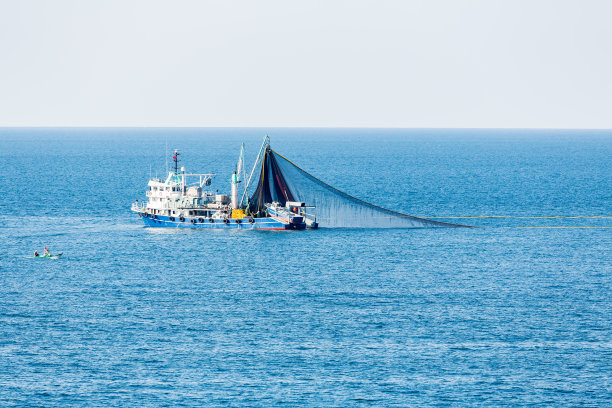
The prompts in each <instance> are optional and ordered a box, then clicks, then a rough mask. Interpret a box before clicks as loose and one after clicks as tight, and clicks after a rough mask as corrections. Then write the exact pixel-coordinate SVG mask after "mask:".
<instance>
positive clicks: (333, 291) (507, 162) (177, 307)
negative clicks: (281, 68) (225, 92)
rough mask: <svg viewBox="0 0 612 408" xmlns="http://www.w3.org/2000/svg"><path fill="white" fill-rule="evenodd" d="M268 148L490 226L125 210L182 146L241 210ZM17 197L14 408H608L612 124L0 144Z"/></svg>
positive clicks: (4, 244) (8, 334)
mask: <svg viewBox="0 0 612 408" xmlns="http://www.w3.org/2000/svg"><path fill="white" fill-rule="evenodd" d="M266 135H269V137H270V139H271V144H272V147H273V148H274V149H275V150H276V151H278V152H279V153H281V154H282V155H283V156H285V157H287V158H289V159H290V160H291V161H292V162H294V163H296V164H297V165H299V166H300V167H301V168H302V169H304V170H306V171H308V172H309V173H311V174H312V175H314V176H316V177H318V178H319V179H321V180H323V181H325V182H327V183H328V184H330V185H333V186H334V187H336V188H338V189H340V190H342V191H345V192H347V193H349V194H351V195H353V196H355V197H359V198H361V199H363V200H365V201H367V202H370V203H373V204H376V205H379V206H382V207H385V208H390V209H393V210H397V211H400V212H403V213H406V214H410V215H415V216H419V217H426V218H431V219H436V220H440V221H445V222H451V223H458V224H465V225H471V226H476V227H479V228H435V229H325V228H321V229H319V230H309V231H234V230H232V231H225V230H176V229H152V228H145V227H144V225H143V223H142V220H140V219H139V218H138V216H136V214H134V213H132V212H131V211H130V205H131V204H132V202H134V201H135V200H136V199H139V200H141V201H142V200H144V199H145V198H146V197H145V188H146V185H147V181H148V179H149V177H151V176H153V177H155V176H156V175H157V176H163V175H164V174H165V171H166V161H167V158H168V157H169V155H170V153H171V152H172V151H173V149H175V148H176V149H179V150H180V152H181V153H182V155H181V159H182V162H181V165H182V166H185V167H186V169H187V171H191V172H204V173H215V174H217V176H216V177H215V178H214V181H213V184H212V186H211V188H212V189H214V190H219V191H220V192H228V191H229V187H230V174H231V172H232V170H233V169H234V166H235V165H236V162H237V159H238V154H239V150H240V145H241V143H243V142H244V143H245V147H246V153H247V155H246V159H247V166H249V170H250V166H252V163H253V161H254V159H255V156H256V155H257V152H258V149H259V147H260V144H261V141H262V139H263V137H264V136H266ZM0 194H1V199H0V242H1V248H2V256H1V257H0V406H2V407H81V406H82V407H196V406H206V407H226V406H229V407H277V406H286V407H412V406H415V407H454V406H456V407H463V406H470V407H477V406H481V407H514V406H520V407H527V406H529V407H552V406H555V407H557V406H571V407H604V406H612V378H611V376H612V131H610V130H590V131H587V130H528V129H517V130H495V129H478V130H470V129H322V128H312V129H308V128H300V129H285V128H2V129H0ZM45 246H48V247H49V249H50V250H51V252H52V253H57V252H63V256H62V257H61V258H60V259H57V260H42V259H34V258H33V252H34V250H38V251H39V252H41V251H42V250H43V248H44V247H45Z"/></svg>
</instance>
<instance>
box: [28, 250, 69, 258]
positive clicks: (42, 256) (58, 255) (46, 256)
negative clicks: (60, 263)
mask: <svg viewBox="0 0 612 408" xmlns="http://www.w3.org/2000/svg"><path fill="white" fill-rule="evenodd" d="M63 254H64V253H63V252H60V253H57V254H55V255H53V254H48V255H39V256H34V257H33V258H34V259H58V258H59V257H61V256H62V255H63Z"/></svg>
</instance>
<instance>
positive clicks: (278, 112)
mask: <svg viewBox="0 0 612 408" xmlns="http://www.w3.org/2000/svg"><path fill="white" fill-rule="evenodd" d="M611 18H612V1H609V0H602V1H597V0H581V1H564V0H528V1H526V0H506V1H503V0H500V1H496V0H481V1H477V0H474V1H468V0H464V1H461V0H447V1H445V0H422V1H409V0H403V1H391V0H390V1H385V0H377V1H361V0H352V1H333V0H326V1H313V0H308V1H289V0H282V1H266V0H260V1H254V0H251V1H231V0H218V1H204V0H199V1H156V0H146V1H139V0H135V1H126V0H122V1H112V0H111V1H109V0H104V1H102V0H99V1H93V0H92V1H86V0H79V1H65V0H54V1H44V0H41V1H29V0H0V126H264V127H267V126H346V127H361V126H364V127H492V128H504V127H520V128H612V80H611V76H612V23H611V22H610V19H611Z"/></svg>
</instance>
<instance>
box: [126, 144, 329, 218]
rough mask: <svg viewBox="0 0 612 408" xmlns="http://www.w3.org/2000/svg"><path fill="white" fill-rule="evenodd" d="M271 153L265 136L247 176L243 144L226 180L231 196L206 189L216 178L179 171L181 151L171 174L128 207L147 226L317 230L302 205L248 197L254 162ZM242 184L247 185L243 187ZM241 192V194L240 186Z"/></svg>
mask: <svg viewBox="0 0 612 408" xmlns="http://www.w3.org/2000/svg"><path fill="white" fill-rule="evenodd" d="M267 149H269V139H268V138H267V137H266V138H265V139H264V143H263V144H262V147H261V149H260V151H259V154H258V156H257V159H256V161H255V164H254V165H253V170H252V171H251V173H250V175H249V177H248V178H247V177H246V169H245V166H244V145H242V147H241V149H240V155H239V158H238V163H237V165H236V170H235V171H234V172H233V174H232V175H231V178H230V188H231V190H230V194H219V193H218V192H217V191H210V190H207V189H206V188H207V187H209V186H210V185H211V184H212V180H213V178H214V177H215V176H216V174H214V173H188V172H187V171H186V170H185V167H179V161H180V155H181V154H180V152H179V151H178V150H175V151H174V154H173V155H172V169H171V170H170V171H168V175H167V177H166V178H165V179H160V178H151V179H150V180H149V182H148V185H147V187H148V189H147V192H146V195H147V198H148V200H147V201H146V202H139V201H138V200H136V202H135V203H133V204H132V211H134V212H136V213H137V214H138V215H139V217H140V218H141V219H142V220H143V221H144V224H145V225H146V226H148V227H167V228H214V229H255V230H304V229H315V228H317V227H318V223H317V221H316V209H315V207H314V206H308V205H306V203H305V202H299V201H292V200H287V199H284V200H282V202H281V201H280V200H276V201H272V200H268V201H267V202H265V203H253V202H251V201H250V197H249V196H248V188H249V186H250V183H251V180H252V178H253V174H254V173H255V170H256V168H257V164H258V162H259V161H260V160H261V159H262V157H263V156H264V155H265V152H266V151H267ZM245 180H246V182H245ZM241 183H244V189H243V191H242V194H240V191H239V190H240V188H239V187H240V184H241Z"/></svg>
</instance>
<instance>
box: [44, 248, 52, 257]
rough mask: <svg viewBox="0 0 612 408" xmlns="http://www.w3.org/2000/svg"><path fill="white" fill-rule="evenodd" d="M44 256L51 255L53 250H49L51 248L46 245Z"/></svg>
mask: <svg viewBox="0 0 612 408" xmlns="http://www.w3.org/2000/svg"><path fill="white" fill-rule="evenodd" d="M43 256H51V252H49V248H47V247H45V253H44V254H43Z"/></svg>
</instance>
